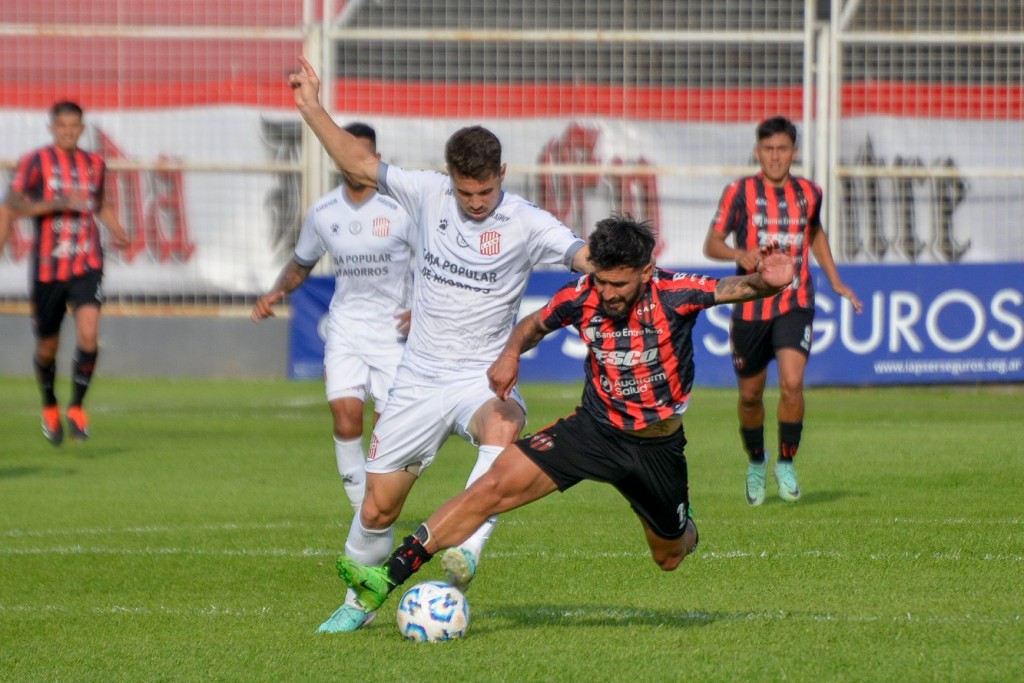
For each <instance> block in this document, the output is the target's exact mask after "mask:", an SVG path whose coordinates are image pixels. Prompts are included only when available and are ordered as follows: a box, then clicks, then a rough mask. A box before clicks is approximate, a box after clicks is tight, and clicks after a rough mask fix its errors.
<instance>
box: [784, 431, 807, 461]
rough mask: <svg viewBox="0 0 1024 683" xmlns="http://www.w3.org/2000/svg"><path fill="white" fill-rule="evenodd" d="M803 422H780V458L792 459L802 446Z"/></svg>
mask: <svg viewBox="0 0 1024 683" xmlns="http://www.w3.org/2000/svg"><path fill="white" fill-rule="evenodd" d="M803 430H804V423H803V422H779V459H780V460H792V459H793V457H794V456H795V455H796V451H797V449H798V448H800V433H801V432H803Z"/></svg>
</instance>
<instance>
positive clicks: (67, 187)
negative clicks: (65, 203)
mask: <svg viewBox="0 0 1024 683" xmlns="http://www.w3.org/2000/svg"><path fill="white" fill-rule="evenodd" d="M105 180H106V164H105V163H104V161H103V157H101V156H100V155H99V154H96V153H94V152H86V151H85V150H81V149H75V150H74V151H72V152H67V151H64V150H62V149H59V148H57V147H55V146H52V145H51V146H49V147H43V148H41V149H37V150H35V151H34V152H30V153H28V154H26V155H25V156H24V157H22V158H21V160H20V161H19V162H18V167H17V169H16V170H15V172H14V179H13V180H12V182H11V190H12V191H13V192H20V193H22V194H24V195H25V196H26V197H28V198H29V199H30V200H32V201H37V202H40V201H43V202H45V201H51V200H53V199H56V198H58V197H61V196H63V195H84V196H87V197H88V199H89V205H90V210H88V211H81V212H79V211H65V212H60V213H51V214H46V215H44V216H37V217H35V218H34V219H33V224H34V225H35V237H36V246H35V249H34V250H33V255H32V273H33V278H34V279H35V280H36V281H37V282H64V281H67V280H70V279H71V278H73V277H78V276H80V275H83V274H85V273H87V272H89V271H94V270H102V268H103V246H102V244H101V243H100V233H99V228H98V226H97V224H96V219H95V216H94V211H96V210H97V209H98V207H99V206H100V205H101V204H102V198H103V191H104V190H103V186H104V182H105Z"/></svg>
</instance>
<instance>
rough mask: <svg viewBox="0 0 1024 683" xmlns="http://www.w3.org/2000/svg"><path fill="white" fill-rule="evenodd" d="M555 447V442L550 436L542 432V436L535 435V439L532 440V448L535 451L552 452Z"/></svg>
mask: <svg viewBox="0 0 1024 683" xmlns="http://www.w3.org/2000/svg"><path fill="white" fill-rule="evenodd" d="M554 447H555V440H554V439H553V438H551V436H550V435H548V434H545V433H544V432H541V433H540V434H534V435H533V438H532V439H530V448H532V449H533V450H535V451H540V452H544V451H550V450H551V449H552V448H554Z"/></svg>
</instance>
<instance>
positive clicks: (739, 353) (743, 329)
mask: <svg viewBox="0 0 1024 683" xmlns="http://www.w3.org/2000/svg"><path fill="white" fill-rule="evenodd" d="M813 324H814V311H813V310H811V309H809V308H794V309H793V310H791V311H789V312H787V313H783V314H782V315H780V316H778V317H777V318H772V319H771V320H739V319H736V318H733V321H732V329H731V330H730V333H729V341H730V342H732V367H733V369H734V370H735V371H736V374H737V375H738V376H739V377H753V376H754V375H756V374H758V373H760V372H761V371H762V370H764V369H765V368H766V367H768V363H770V362H771V361H772V360H773V359H774V358H775V352H776V351H777V350H778V349H796V350H797V351H799V352H800V353H802V354H804V355H805V356H808V355H810V353H811V336H812V325H813Z"/></svg>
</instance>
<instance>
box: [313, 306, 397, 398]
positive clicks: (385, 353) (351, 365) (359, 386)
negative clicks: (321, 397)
mask: <svg viewBox="0 0 1024 683" xmlns="http://www.w3.org/2000/svg"><path fill="white" fill-rule="evenodd" d="M354 341H355V342H358V344H359V346H357V345H356V344H354V343H353V342H354ZM404 350H405V344H404V343H400V342H398V341H396V342H395V343H393V344H383V343H380V342H379V341H374V342H372V343H368V342H367V341H365V340H362V339H353V335H352V334H344V333H343V332H342V331H340V330H336V329H335V326H334V325H328V327H327V341H326V343H325V346H324V382H325V384H326V386H327V400H328V401H335V400H337V399H339V398H356V399H359V400H360V401H362V402H363V403H365V402H366V398H367V396H369V397H370V398H372V399H373V409H374V411H375V412H378V413H379V412H381V411H382V410H383V409H384V405H385V404H386V403H387V399H388V392H389V391H390V390H391V385H392V383H393V382H394V379H395V370H396V369H397V368H398V361H399V360H401V358H402V351H404Z"/></svg>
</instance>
